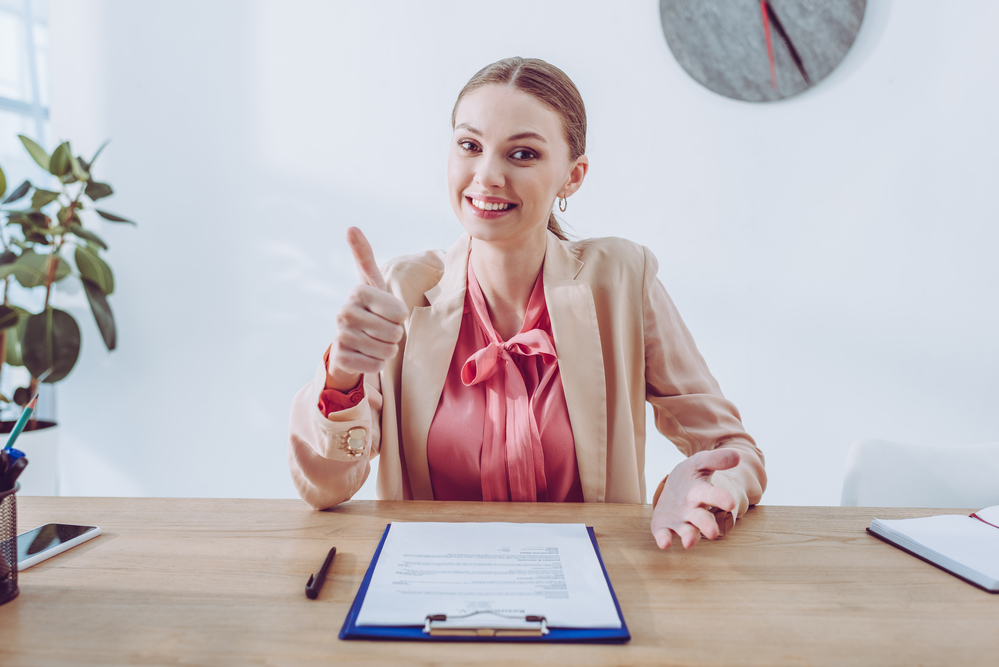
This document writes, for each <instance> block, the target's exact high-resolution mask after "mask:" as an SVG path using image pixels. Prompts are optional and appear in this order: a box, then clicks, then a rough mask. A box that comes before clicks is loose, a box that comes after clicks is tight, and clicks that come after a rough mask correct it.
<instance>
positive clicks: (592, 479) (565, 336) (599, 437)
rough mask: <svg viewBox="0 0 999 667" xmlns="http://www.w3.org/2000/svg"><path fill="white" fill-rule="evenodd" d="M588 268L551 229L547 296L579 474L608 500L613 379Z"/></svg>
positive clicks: (588, 492) (587, 495)
mask: <svg viewBox="0 0 999 667" xmlns="http://www.w3.org/2000/svg"><path fill="white" fill-rule="evenodd" d="M582 268H583V262H581V261H580V260H579V259H578V258H577V257H576V256H575V255H573V254H572V253H571V252H569V250H568V248H567V247H566V244H565V243H564V242H562V241H560V240H559V239H558V237H556V236H555V235H554V234H551V233H549V234H548V248H547V250H546V252H545V267H544V272H545V280H544V283H545V301H546V302H547V304H548V314H549V316H550V317H551V321H552V333H553V334H554V338H555V349H556V350H557V351H558V366H559V372H560V373H561V376H562V388H563V390H564V391H565V402H566V405H567V406H568V408H569V422H570V423H571V424H572V435H573V438H574V439H575V441H576V463H577V465H578V466H579V479H580V482H581V483H582V486H583V498H584V500H586V501H587V502H601V503H602V502H604V500H605V498H606V493H607V384H606V381H605V378H604V357H603V352H602V349H601V346H600V329H599V326H598V323H597V310H596V306H595V305H594V302H593V292H592V291H591V290H590V285H589V283H586V282H583V281H581V280H576V276H577V275H578V274H579V272H580V270H581V269H582Z"/></svg>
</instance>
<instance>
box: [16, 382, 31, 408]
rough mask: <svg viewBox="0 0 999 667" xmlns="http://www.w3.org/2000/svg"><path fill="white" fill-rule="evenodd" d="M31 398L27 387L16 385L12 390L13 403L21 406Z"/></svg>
mask: <svg viewBox="0 0 999 667" xmlns="http://www.w3.org/2000/svg"><path fill="white" fill-rule="evenodd" d="M30 400H31V392H30V391H29V389H28V388H27V387H18V388H17V389H15V390H14V403H16V404H17V405H20V406H21V407H22V408H23V407H24V406H25V405H27V404H28V401H30Z"/></svg>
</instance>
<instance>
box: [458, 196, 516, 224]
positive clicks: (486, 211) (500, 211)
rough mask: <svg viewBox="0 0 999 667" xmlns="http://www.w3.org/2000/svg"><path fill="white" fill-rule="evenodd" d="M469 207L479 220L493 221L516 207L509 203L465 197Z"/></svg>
mask: <svg viewBox="0 0 999 667" xmlns="http://www.w3.org/2000/svg"><path fill="white" fill-rule="evenodd" d="M465 201H467V202H468V203H469V204H470V205H471V209H472V213H473V214H474V215H475V216H477V217H480V218H486V219H493V218H498V217H500V216H502V215H505V214H507V213H509V212H510V211H512V210H513V209H515V208H516V207H517V205H516V204H511V203H510V202H498V201H492V202H490V201H482V200H481V199H475V198H473V197H465Z"/></svg>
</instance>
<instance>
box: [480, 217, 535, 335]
mask: <svg viewBox="0 0 999 667" xmlns="http://www.w3.org/2000/svg"><path fill="white" fill-rule="evenodd" d="M547 244H548V233H547V230H544V233H543V234H542V235H541V236H540V237H539V238H538V239H536V240H532V241H530V242H527V243H521V244H519V245H516V246H500V245H496V244H491V243H489V242H488V241H482V240H479V239H472V250H471V256H470V259H469V261H470V262H471V263H472V270H473V271H474V272H475V279H476V280H477V281H478V283H479V287H481V288H482V295H483V296H484V297H485V299H486V305H487V306H488V307H489V317H490V319H491V320H492V323H493V328H494V329H496V332H497V333H498V334H499V335H500V338H502V339H503V340H509V339H510V338H512V337H513V336H515V335H517V334H518V333H519V332H520V329H521V327H523V326H524V318H525V317H526V316H527V304H528V302H529V301H530V299H531V292H532V290H533V289H534V283H535V282H536V281H537V279H538V273H540V272H541V267H542V266H543V265H544V262H545V249H546V247H547Z"/></svg>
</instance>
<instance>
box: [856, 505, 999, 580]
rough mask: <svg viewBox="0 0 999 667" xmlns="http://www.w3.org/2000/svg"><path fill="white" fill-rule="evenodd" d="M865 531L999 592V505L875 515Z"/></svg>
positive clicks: (965, 578) (959, 575) (963, 577)
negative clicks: (964, 512) (914, 515)
mask: <svg viewBox="0 0 999 667" xmlns="http://www.w3.org/2000/svg"><path fill="white" fill-rule="evenodd" d="M867 531H868V532H869V533H871V534H872V535H874V536H876V537H880V538H881V539H883V540H885V541H886V542H889V543H891V544H893V545H895V546H897V547H899V548H901V549H905V550H906V551H908V552H909V553H911V554H913V555H915V556H918V557H920V558H922V559H924V560H926V561H929V562H930V563H932V564H933V565H936V566H937V567H940V568H942V569H944V570H947V571H948V572H950V573H951V574H954V575H956V576H958V577H960V578H961V579H964V580H965V581H967V582H969V583H972V584H974V585H976V586H978V587H980V588H984V589H985V590H987V591H989V592H990V593H999V505H996V506H994V507H987V508H985V509H983V510H980V511H978V512H975V513H974V514H972V515H971V516H961V515H957V514H955V515H949V516H927V517H922V518H919V519H894V520H885V521H882V520H881V519H874V521H872V522H871V527H870V528H868V529H867Z"/></svg>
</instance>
